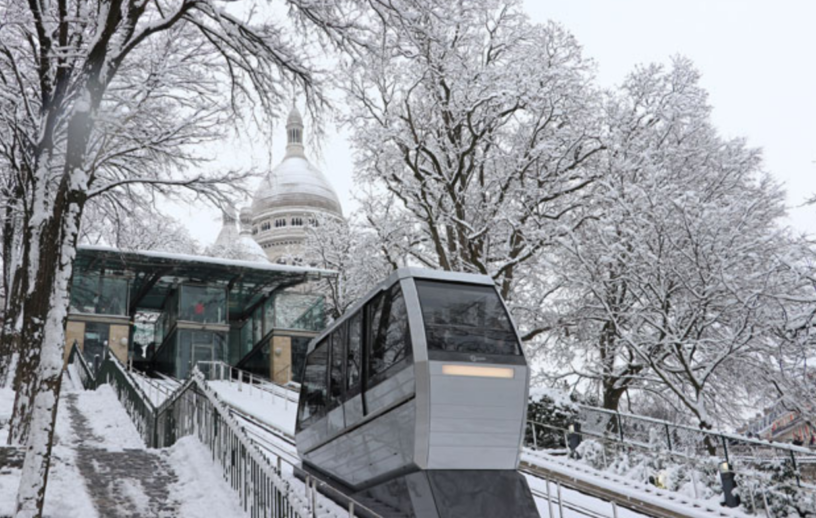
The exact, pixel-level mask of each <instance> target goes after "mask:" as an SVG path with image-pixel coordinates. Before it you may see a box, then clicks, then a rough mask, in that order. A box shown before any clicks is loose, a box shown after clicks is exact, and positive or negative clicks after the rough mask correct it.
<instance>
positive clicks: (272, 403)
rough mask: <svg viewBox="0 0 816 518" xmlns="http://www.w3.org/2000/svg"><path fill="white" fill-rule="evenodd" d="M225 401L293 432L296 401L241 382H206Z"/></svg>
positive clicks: (260, 419) (270, 423) (283, 429)
mask: <svg viewBox="0 0 816 518" xmlns="http://www.w3.org/2000/svg"><path fill="white" fill-rule="evenodd" d="M207 383H208V385H209V386H210V387H212V388H213V389H214V390H215V392H216V393H217V394H218V397H219V398H221V399H222V400H223V401H224V402H225V403H227V404H229V405H231V406H233V407H235V408H236V409H237V410H240V411H241V412H244V413H246V414H250V415H252V416H254V417H255V418H256V419H258V420H259V421H262V422H264V423H265V424H267V425H269V426H271V427H273V428H276V429H278V430H281V431H282V432H285V433H287V434H289V435H292V436H293V435H294V434H295V418H296V416H297V403H294V402H292V401H287V399H286V398H284V397H281V396H277V395H274V394H271V393H269V392H267V391H264V390H259V389H258V388H254V387H251V386H250V385H249V384H247V383H242V384H241V385H240V386H241V390H238V388H239V384H238V383H236V382H234V381H233V382H229V381H209V382H207Z"/></svg>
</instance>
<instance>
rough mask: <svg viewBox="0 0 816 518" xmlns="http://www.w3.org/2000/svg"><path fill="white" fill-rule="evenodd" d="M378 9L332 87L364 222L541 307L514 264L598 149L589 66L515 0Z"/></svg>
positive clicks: (564, 204) (523, 267) (525, 258)
mask: <svg viewBox="0 0 816 518" xmlns="http://www.w3.org/2000/svg"><path fill="white" fill-rule="evenodd" d="M376 9H378V14H379V17H378V18H376V19H375V22H376V23H378V24H379V25H377V26H376V30H373V31H372V33H371V42H370V43H371V45H369V46H367V47H366V51H365V52H362V53H360V55H358V56H357V58H356V59H357V61H356V62H354V63H352V64H350V65H349V66H348V67H346V69H345V70H346V71H347V72H348V74H347V75H346V76H345V78H344V83H343V87H344V89H345V92H346V94H347V96H346V98H347V100H348V107H347V109H348V116H347V122H348V124H349V125H350V127H351V129H352V130H353V136H352V142H353V145H354V148H355V150H356V153H357V163H356V166H357V179H358V181H360V182H361V183H363V184H365V185H368V186H371V187H372V189H371V196H373V197H374V199H373V200H370V201H369V202H367V203H365V205H366V207H367V208H368V210H367V216H366V217H367V220H368V221H369V222H370V223H371V225H372V227H373V228H374V229H375V230H376V232H378V234H379V235H380V237H381V238H386V237H388V236H391V237H393V238H394V240H393V241H391V242H389V243H388V246H389V247H391V246H394V247H397V248H401V250H402V254H403V255H405V256H408V257H409V258H410V261H411V262H412V263H413V264H419V265H424V266H428V267H432V268H441V269H445V270H457V271H467V272H475V273H481V274H487V275H490V276H492V277H493V279H494V280H495V281H496V284H497V286H498V287H499V289H500V290H501V293H502V295H503V296H504V297H505V298H507V299H510V301H511V304H512V305H513V308H514V311H515V310H516V309H518V308H521V307H529V306H535V305H538V304H539V302H540V300H538V296H539V295H540V293H539V291H538V289H537V288H534V287H532V286H525V282H527V280H528V279H529V277H528V276H526V275H521V272H525V273H526V272H532V271H534V270H535V269H536V267H534V266H532V265H533V263H534V262H535V261H536V260H537V258H538V255H539V253H540V251H541V250H542V249H544V248H546V247H547V246H549V245H551V244H552V243H553V241H554V239H555V237H556V236H557V235H559V234H563V233H564V232H566V231H568V230H569V229H571V228H573V227H575V226H576V225H578V220H577V219H576V218H575V217H574V215H575V212H576V211H575V209H576V207H577V206H579V205H580V203H581V201H580V199H579V196H580V193H581V192H582V189H584V188H585V187H586V186H587V185H588V184H590V183H591V182H592V180H593V177H592V175H591V174H589V172H588V171H590V170H589V169H588V168H587V165H588V164H589V163H591V162H592V160H594V158H595V156H596V155H597V154H598V152H599V151H600V150H602V148H603V146H602V145H601V143H600V141H599V134H598V132H599V128H598V125H597V120H596V115H597V110H596V107H595V104H596V103H595V100H596V99H597V97H596V96H595V95H594V92H593V89H592V87H591V86H590V80H591V73H590V68H591V67H590V65H589V63H587V62H586V61H585V60H584V59H583V58H582V56H581V49H580V47H579V45H578V44H577V43H576V41H575V39H574V38H573V37H572V36H571V35H570V34H569V33H568V32H567V31H565V30H564V29H563V28H562V27H560V26H559V25H557V24H554V23H550V24H546V25H537V24H533V23H531V22H530V21H529V20H528V19H527V18H526V17H525V15H524V14H523V13H522V12H521V6H520V3H519V2H499V1H496V0H466V1H462V2H455V3H444V2H442V3H440V2H436V1H432V0H418V1H404V2H403V1H395V2H389V3H388V4H383V5H378V6H377V7H376ZM386 200H387V201H386ZM527 296H529V297H528V299H525V298H524V297H527ZM533 322H534V321H533ZM523 324H524V327H525V333H531V334H536V333H537V332H538V330H536V329H534V328H533V326H530V325H528V323H527V322H523Z"/></svg>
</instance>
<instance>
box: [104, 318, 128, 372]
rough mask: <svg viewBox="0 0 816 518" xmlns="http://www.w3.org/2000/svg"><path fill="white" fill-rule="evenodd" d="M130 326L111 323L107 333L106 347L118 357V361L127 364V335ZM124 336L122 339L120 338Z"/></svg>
mask: <svg viewBox="0 0 816 518" xmlns="http://www.w3.org/2000/svg"><path fill="white" fill-rule="evenodd" d="M129 334H130V328H129V326H126V325H111V326H110V332H109V333H108V347H109V348H110V350H111V352H112V353H113V354H114V355H116V357H117V358H119V361H121V362H122V363H124V364H125V365H127V361H128V337H129ZM123 338H124V340H122V339H123Z"/></svg>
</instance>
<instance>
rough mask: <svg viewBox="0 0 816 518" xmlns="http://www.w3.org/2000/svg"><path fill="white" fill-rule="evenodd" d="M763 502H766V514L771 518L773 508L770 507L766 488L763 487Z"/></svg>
mask: <svg viewBox="0 0 816 518" xmlns="http://www.w3.org/2000/svg"><path fill="white" fill-rule="evenodd" d="M762 502H763V503H764V504H765V516H766V517H767V518H771V510H770V509H768V495H766V494H765V488H764V487H763V488H762Z"/></svg>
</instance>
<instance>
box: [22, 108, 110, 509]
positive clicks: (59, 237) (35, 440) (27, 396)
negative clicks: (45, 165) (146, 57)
mask: <svg viewBox="0 0 816 518" xmlns="http://www.w3.org/2000/svg"><path fill="white" fill-rule="evenodd" d="M89 97H90V96H89ZM99 97H100V98H101V95H100V96H99ZM95 100H96V101H97V102H95V103H93V104H91V103H90V102H89V103H87V104H85V105H84V106H82V109H79V110H77V111H76V112H75V113H74V115H73V117H72V118H71V120H70V122H69V124H68V132H67V133H68V145H67V153H66V158H65V166H64V172H63V175H62V178H61V181H60V184H59V188H58V190H57V193H56V196H55V199H54V203H53V210H52V211H51V213H50V214H49V216H48V217H47V218H45V220H44V221H43V222H42V225H41V228H42V231H41V232H40V233H39V234H35V233H34V232H32V234H34V235H36V236H37V238H38V239H37V240H36V242H35V241H31V248H32V250H37V252H38V257H37V258H35V259H34V261H36V264H33V265H32V271H33V272H35V274H34V275H32V277H31V282H32V283H33V289H32V290H31V292H30V294H29V296H28V297H27V298H26V302H25V305H24V311H25V316H26V318H25V323H24V326H23V334H22V342H21V345H22V351H23V354H22V355H21V361H20V365H19V367H18V372H20V373H21V375H20V379H21V381H23V382H24V383H23V384H22V385H21V391H20V392H19V393H18V395H17V399H21V405H17V404H15V408H14V412H15V413H14V416H12V433H14V434H15V435H16V436H17V437H18V438H19V439H20V440H22V439H26V442H25V444H26V456H25V462H24V464H23V472H22V476H21V478H20V486H19V489H18V491H17V504H16V509H15V515H14V516H15V518H39V517H41V516H42V510H43V504H44V502H45V489H46V485H47V483H48V470H49V466H50V461H51V448H52V446H53V438H54V426H55V423H56V417H57V405H58V402H59V395H60V385H61V381H62V366H63V354H64V353H63V350H64V347H65V344H64V342H65V323H66V321H67V318H68V307H69V302H70V299H69V295H70V293H69V286H70V282H71V276H72V274H73V261H74V257H75V256H76V243H77V238H78V236H79V223H80V220H81V217H82V210H83V208H84V206H85V201H86V193H87V191H88V184H89V178H88V175H87V173H86V172H85V171H84V170H83V168H82V166H83V164H84V156H85V152H86V148H87V143H88V139H89V137H90V134H91V129H92V126H93V117H92V113H91V109H92V106H93V107H94V108H95V107H96V106H98V104H99V103H98V98H96V99H95ZM79 102H80V103H82V101H79ZM43 178H45V176H44V175H43ZM35 206H36V204H35ZM33 224H34V225H37V221H36V218H34V221H33ZM29 402H32V403H31V404H29ZM15 403H16V401H15ZM22 410H25V412H23V411H22Z"/></svg>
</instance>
